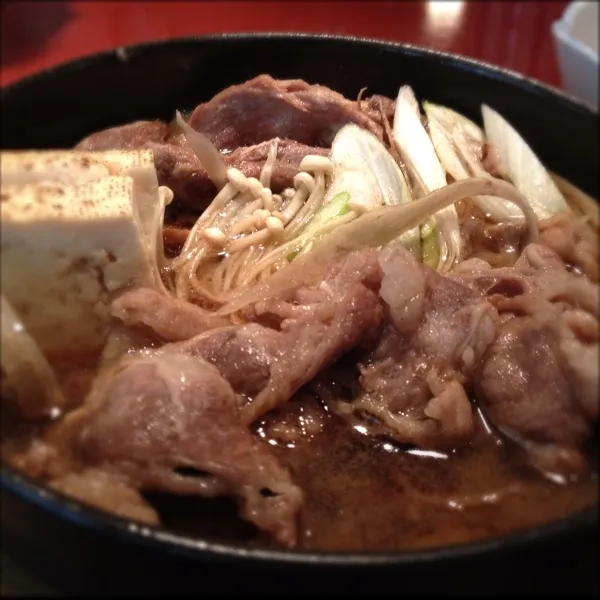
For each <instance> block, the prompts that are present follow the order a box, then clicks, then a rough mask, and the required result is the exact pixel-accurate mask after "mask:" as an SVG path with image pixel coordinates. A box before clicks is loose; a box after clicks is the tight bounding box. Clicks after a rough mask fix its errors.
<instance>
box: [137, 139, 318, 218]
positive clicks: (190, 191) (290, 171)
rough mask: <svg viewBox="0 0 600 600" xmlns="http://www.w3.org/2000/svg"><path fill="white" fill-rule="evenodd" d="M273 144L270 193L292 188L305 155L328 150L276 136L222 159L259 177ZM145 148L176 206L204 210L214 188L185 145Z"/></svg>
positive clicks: (238, 149)
mask: <svg viewBox="0 0 600 600" xmlns="http://www.w3.org/2000/svg"><path fill="white" fill-rule="evenodd" d="M272 143H277V161H276V163H275V165H274V166H273V174H272V177H271V186H270V187H271V189H272V190H273V192H281V191H282V190H284V189H285V188H288V187H293V184H294V176H295V175H296V174H297V173H298V171H299V167H300V162H301V161H302V159H303V158H304V157H305V156H308V155H309V154H317V155H321V156H322V155H326V154H327V153H328V150H327V149H324V148H314V147H312V146H306V145H304V144H300V143H298V142H294V141H292V140H279V139H275V140H271V141H269V142H263V143H260V144H257V145H256V146H250V147H240V148H236V149H235V150H234V151H233V152H231V153H230V154H225V155H224V156H223V159H224V161H225V164H226V165H227V166H228V167H234V168H236V169H239V170H240V171H241V172H242V173H244V175H246V176H247V177H256V178H258V177H259V175H260V172H261V170H262V168H263V166H264V164H265V161H266V160H267V154H268V152H269V148H270V146H271V144H272ZM147 147H148V148H150V149H151V150H152V151H153V152H154V163H155V165H156V169H157V172H158V180H159V183H160V184H161V185H166V186H167V187H169V188H170V189H171V190H172V191H173V194H174V195H175V198H176V202H177V205H178V206H179V207H180V208H188V209H190V210H193V211H195V212H199V211H201V210H203V209H204V208H205V207H206V206H207V205H208V203H209V202H210V201H211V200H212V199H213V198H214V196H215V194H216V193H217V190H216V188H215V186H214V184H213V182H212V181H211V180H210V179H209V178H208V175H207V174H206V172H205V171H204V169H203V167H202V165H201V164H200V162H199V161H198V159H197V157H196V155H195V154H194V153H193V151H192V150H191V149H190V148H189V147H188V146H187V145H181V146H176V145H173V144H154V143H150V144H148V145H147Z"/></svg>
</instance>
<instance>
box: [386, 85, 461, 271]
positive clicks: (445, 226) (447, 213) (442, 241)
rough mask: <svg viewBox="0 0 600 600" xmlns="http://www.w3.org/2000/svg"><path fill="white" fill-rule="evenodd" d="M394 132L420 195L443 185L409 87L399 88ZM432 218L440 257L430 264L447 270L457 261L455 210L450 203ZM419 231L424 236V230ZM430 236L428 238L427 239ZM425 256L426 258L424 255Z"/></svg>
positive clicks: (395, 139) (430, 144)
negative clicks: (420, 191) (419, 189)
mask: <svg viewBox="0 0 600 600" xmlns="http://www.w3.org/2000/svg"><path fill="white" fill-rule="evenodd" d="M393 134H394V143H395V144H396V146H397V148H398V151H399V152H400V154H401V156H402V158H403V159H404V161H405V162H406V164H407V166H408V168H409V169H410V171H411V174H412V175H413V177H414V178H415V180H416V181H417V182H418V185H419V187H421V188H422V194H427V193H429V192H432V191H434V190H437V189H440V188H442V187H444V186H446V175H445V173H444V169H443V168H442V165H441V164H440V161H439V159H438V157H437V154H436V152H435V149H434V147H433V143H432V141H431V139H430V137H429V135H428V134H427V131H426V130H425V127H424V126H423V123H422V122H421V117H420V113H419V106H418V103H417V100H416V98H415V95H414V93H413V91H412V89H411V88H410V87H409V86H403V87H401V88H400V91H399V93H398V98H397V100H396V111H395V114H394V128H393ZM432 220H433V226H434V230H435V232H436V235H437V242H438V246H439V258H438V260H437V261H436V262H437V264H435V265H433V266H436V267H437V269H438V270H440V271H446V270H448V269H450V268H451V267H452V265H453V264H454V263H455V262H457V261H459V260H460V252H461V237H460V228H459V222H458V215H457V213H456V209H455V208H454V206H453V205H450V206H448V207H446V208H444V209H443V210H440V211H439V212H438V213H436V214H435V215H433V216H432ZM421 233H422V236H423V230H422V232H421ZM431 239H432V238H431V237H429V238H427V240H429V241H431ZM427 240H426V239H424V240H423V241H424V242H426V241H427ZM426 246H427V245H426ZM429 247H430V244H429ZM424 257H425V258H426V256H425V255H424ZM436 258H437V257H436ZM427 262H429V261H427Z"/></svg>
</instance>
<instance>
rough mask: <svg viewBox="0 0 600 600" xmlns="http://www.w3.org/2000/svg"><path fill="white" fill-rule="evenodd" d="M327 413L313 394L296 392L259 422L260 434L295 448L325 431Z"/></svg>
mask: <svg viewBox="0 0 600 600" xmlns="http://www.w3.org/2000/svg"><path fill="white" fill-rule="evenodd" d="M326 419H327V413H326V412H325V411H324V410H323V407H322V406H321V405H320V404H319V402H318V401H317V399H316V398H315V396H314V395H313V394H303V393H301V392H300V393H298V394H296V395H295V396H294V397H293V398H292V399H291V400H290V401H289V402H286V403H285V404H282V405H281V406H279V407H278V408H276V409H274V410H272V411H271V412H270V413H268V414H267V415H265V417H264V419H262V420H261V421H259V422H258V423H257V428H256V430H257V431H258V433H259V435H260V436H261V437H262V438H264V439H266V440H268V441H269V442H270V443H273V442H276V443H278V444H282V445H285V446H287V447H288V448H293V447H294V445H295V444H297V443H299V442H301V441H302V440H310V439H311V438H313V437H314V436H315V435H318V434H319V433H321V431H323V429H324V427H325V420H326Z"/></svg>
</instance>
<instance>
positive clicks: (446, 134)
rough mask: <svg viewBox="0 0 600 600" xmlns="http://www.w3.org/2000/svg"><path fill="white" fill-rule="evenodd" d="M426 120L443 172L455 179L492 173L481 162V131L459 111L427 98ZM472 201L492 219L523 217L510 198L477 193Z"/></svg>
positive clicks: (496, 220) (499, 220)
mask: <svg viewBox="0 0 600 600" xmlns="http://www.w3.org/2000/svg"><path fill="white" fill-rule="evenodd" d="M423 108H424V110H425V114H426V115H427V120H428V123H429V135H430V136H431V140H432V142H433V145H434V147H435V150H436V152H437V155H438V157H439V159H440V162H441V163H442V166H443V167H444V169H445V170H446V172H447V173H448V174H449V175H450V176H451V177H452V178H453V179H454V180H455V181H461V180H462V179H468V178H469V177H488V178H491V177H492V176H491V175H490V174H489V173H488V172H487V171H486V170H485V169H484V167H483V165H482V164H481V160H480V156H479V152H480V149H481V144H482V142H483V141H484V133H483V131H482V130H481V129H480V128H479V127H477V125H475V123H473V122H472V121H470V120H469V119H467V118H466V117H464V116H463V115H461V114H459V113H457V112H455V111H453V110H451V109H449V108H446V107H445V106H438V105H436V104H431V103H429V102H424V103H423ZM475 203H476V204H477V205H478V206H479V208H480V209H481V210H482V211H483V212H484V213H485V214H486V215H487V216H488V217H489V218H490V219H492V220H493V221H495V222H496V223H504V222H508V221H513V220H520V219H522V218H523V213H522V212H521V211H520V210H519V209H518V207H516V206H515V205H514V204H511V203H510V202H504V201H502V200H500V199H499V198H490V197H488V196H477V198H475Z"/></svg>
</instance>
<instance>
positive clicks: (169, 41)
mask: <svg viewBox="0 0 600 600" xmlns="http://www.w3.org/2000/svg"><path fill="white" fill-rule="evenodd" d="M263 40H273V41H275V42H282V41H286V40H292V41H306V42H321V41H329V42H333V43H335V42H341V43H352V44H362V45H364V46H371V47H372V46H377V47H380V48H381V49H396V50H398V51H404V52H408V53H411V54H413V55H415V56H421V57H424V58H425V57H429V58H431V59H438V60H440V61H442V62H443V63H445V64H447V65H449V66H453V67H455V68H459V69H465V68H471V69H476V70H478V71H479V72H480V74H482V75H487V76H492V77H495V78H497V79H501V80H503V81H504V82H506V83H512V84H513V85H514V84H519V85H520V86H521V87H524V88H526V89H527V91H529V92H533V93H536V94H537V95H543V96H546V97H548V96H550V97H552V98H554V100H555V101H556V100H560V102H562V103H564V104H565V105H567V106H569V107H570V108H571V109H577V110H582V111H584V112H586V113H589V114H591V115H593V116H596V113H594V112H593V111H592V110H590V108H589V107H588V106H587V105H586V104H585V103H584V102H582V101H581V100H579V99H578V98H576V97H575V96H572V95H571V94H569V92H567V91H566V90H564V89H560V88H558V87H555V86H552V85H550V84H548V83H544V82H542V81H540V80H538V79H536V78H535V77H530V76H527V75H524V74H523V73H520V72H518V71H515V70H513V69H510V68H508V67H502V66H498V65H494V64H492V63H489V62H486V61H483V60H480V59H477V58H472V57H469V56H466V55H462V54H457V53H453V52H446V51H444V50H436V49H433V48H426V47H424V46H419V45H417V44H408V43H403V42H396V41H391V40H385V39H381V38H373V37H361V36H352V35H342V34H330V33H304V32H287V31H256V32H254V31H253V32H228V33H211V34H203V35H192V36H178V37H172V38H166V39H158V40H150V41H145V42H140V43H136V44H130V45H125V46H118V47H115V48H110V49H106V50H101V51H99V52H90V53H87V54H82V55H81V56H79V57H76V58H73V59H69V60H65V61H61V62H59V63H57V64H55V65H51V66H49V67H47V68H44V69H41V70H39V71H37V72H35V73H31V74H29V75H26V76H25V77H22V78H20V79H18V80H16V81H13V82H12V83H10V84H8V85H5V86H2V87H1V88H0V89H1V90H2V97H4V95H5V94H10V93H14V92H15V91H18V89H19V88H21V87H23V86H26V85H28V84H30V83H31V82H32V81H33V80H40V79H44V78H46V77H52V76H54V75H55V73H68V72H69V71H77V70H79V69H81V68H88V67H90V66H93V65H94V63H98V62H101V61H104V60H107V59H110V58H113V57H115V56H116V57H117V58H118V59H119V60H121V61H126V60H127V55H128V54H136V53H146V52H152V51H156V50H158V51H160V49H161V48H164V47H166V46H177V45H179V44H190V45H192V44H215V43H221V42H223V41H232V42H236V41H241V42H253V41H263Z"/></svg>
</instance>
